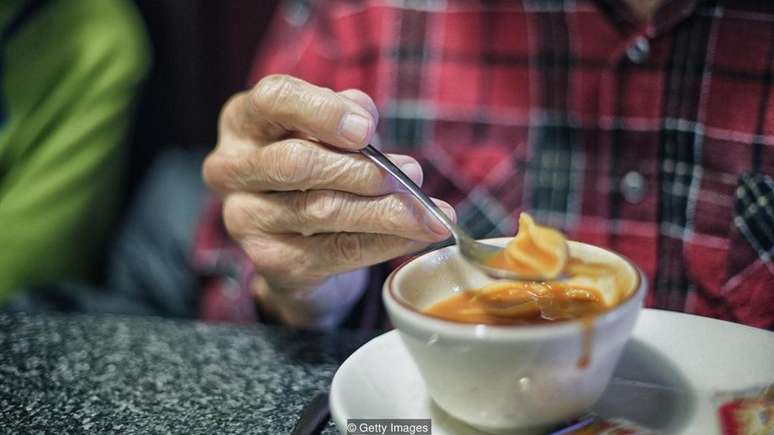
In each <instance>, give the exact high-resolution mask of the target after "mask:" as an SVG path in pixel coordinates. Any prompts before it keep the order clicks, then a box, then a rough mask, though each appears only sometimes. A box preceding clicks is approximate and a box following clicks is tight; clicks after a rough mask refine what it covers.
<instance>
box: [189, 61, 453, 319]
mask: <svg viewBox="0 0 774 435" xmlns="http://www.w3.org/2000/svg"><path fill="white" fill-rule="evenodd" d="M377 122H378V113H377V110H376V106H375V105H374V103H373V101H372V100H371V98H370V97H368V96H367V95H366V94H365V93H363V92H360V91H357V90H347V91H343V92H340V93H336V92H334V91H332V90H330V89H325V88H321V87H317V86H314V85H311V84H309V83H306V82H304V81H302V80H299V79H296V78H293V77H289V76H280V75H274V76H268V77H266V78H264V79H263V80H261V81H260V83H258V85H256V86H255V87H254V88H253V89H252V90H250V91H248V92H244V93H241V94H237V95H236V96H234V97H232V98H231V99H230V100H229V101H228V102H227V103H226V105H225V107H224V108H223V111H222V113H221V117H220V124H219V138H218V145H217V147H216V149H215V150H214V151H213V152H212V153H211V154H210V155H209V156H208V157H207V159H206V161H205V163H204V167H203V174H204V179H205V181H206V182H207V184H208V185H209V186H210V187H211V188H212V189H214V190H216V191H217V192H219V193H220V194H222V195H223V197H224V209H223V216H224V221H225V224H226V228H227V229H228V231H229V233H230V235H231V236H232V237H233V238H234V239H235V240H237V241H238V242H239V243H240V244H241V246H242V248H243V249H244V251H245V252H246V253H247V255H248V256H249V257H250V259H251V260H252V262H253V263H254V264H255V267H256V269H257V271H258V273H259V274H260V276H261V277H262V279H263V281H262V283H263V287H264V290H263V291H264V293H266V294H267V295H273V299H274V301H273V303H279V304H280V305H282V304H283V298H284V299H285V300H292V301H293V302H291V303H290V304H291V305H296V307H295V308H298V306H299V305H304V304H306V305H308V306H302V307H301V308H300V309H301V310H302V311H304V310H306V311H304V312H308V313H313V312H315V311H325V310H326V309H330V308H331V306H332V305H335V301H336V297H337V296H336V295H330V294H329V295H323V296H314V291H315V289H316V288H318V287H319V286H320V284H321V283H323V282H324V281H326V280H327V279H328V278H330V277H331V276H334V275H336V274H341V273H344V272H349V271H353V270H356V269H359V268H362V267H364V266H369V265H373V264H376V263H380V262H383V261H386V260H389V259H391V258H394V257H397V256H401V255H406V254H410V253H412V252H415V251H417V250H419V249H421V248H422V247H424V246H426V245H427V244H428V243H430V242H436V241H441V240H444V239H445V238H447V237H448V236H449V234H448V232H447V230H446V229H445V228H444V227H443V226H442V225H441V224H440V223H439V222H438V221H436V220H435V219H434V218H433V217H432V216H431V215H430V214H428V213H426V212H425V210H424V209H423V208H422V207H421V205H420V204H419V203H418V202H417V201H416V200H414V199H413V198H412V197H410V196H408V194H405V193H398V192H401V189H400V188H399V185H398V183H397V182H395V181H394V180H393V179H392V178H391V177H390V176H389V175H388V174H386V173H385V172H383V171H382V170H380V169H379V168H378V167H377V166H376V165H375V164H373V163H372V162H370V161H369V160H368V159H367V158H366V157H364V156H362V155H360V154H359V153H356V152H354V151H356V150H358V149H360V148H362V147H363V146H364V145H365V144H367V143H368V142H369V141H370V140H371V137H372V135H373V133H374V130H375V128H376V124H377ZM389 157H390V158H391V160H393V161H394V162H395V163H396V164H397V165H398V166H400V167H401V169H403V171H404V172H406V173H407V174H408V175H409V176H410V177H411V178H412V179H413V180H414V181H415V182H416V183H417V184H420V185H421V183H422V170H421V168H420V166H419V164H418V163H417V162H416V161H415V160H414V159H413V158H411V157H408V156H404V155H390V156H389ZM437 202H438V203H439V205H441V206H442V207H443V208H444V209H445V210H446V211H447V214H448V215H450V216H452V217H454V211H453V209H452V208H451V207H450V206H449V205H448V204H446V203H443V202H441V201H437ZM291 296H292V297H291ZM299 301H300V302H299ZM310 306H311V307H310ZM309 315H313V314H309Z"/></svg>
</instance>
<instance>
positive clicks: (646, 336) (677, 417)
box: [330, 309, 774, 435]
mask: <svg viewBox="0 0 774 435" xmlns="http://www.w3.org/2000/svg"><path fill="white" fill-rule="evenodd" d="M771 383H774V333H772V332H769V331H765V330H762V329H756V328H751V327H747V326H742V325H738V324H735V323H730V322H723V321H719V320H714V319H709V318H705V317H698V316H691V315H686V314H678V313H672V312H667V311H658V310H648V309H646V310H643V312H642V313H641V314H640V318H639V320H638V322H637V325H636V326H635V329H634V335H633V337H632V339H631V340H630V341H629V343H628V344H627V345H626V348H625V350H624V355H623V357H622V359H621V362H620V364H619V365H618V368H617V369H616V371H615V373H614V375H613V380H612V381H611V383H610V385H609V386H608V388H607V390H606V391H605V393H604V395H603V396H602V399H601V400H600V401H599V402H598V403H597V405H596V406H595V407H594V408H593V411H594V412H596V413H597V414H599V415H601V416H603V417H623V418H626V419H628V420H630V421H633V422H636V423H639V424H642V425H644V426H647V427H650V428H652V429H656V430H659V431H661V432H664V433H668V434H673V433H682V434H701V435H705V434H712V433H717V431H718V429H717V428H718V424H717V417H716V415H715V411H714V405H713V403H712V395H713V394H714V393H715V392H718V391H728V390H733V391H735V390H743V389H745V388H748V387H752V386H756V385H765V384H771ZM330 405H331V415H332V416H333V420H334V421H335V422H336V426H337V427H338V428H339V430H340V431H341V432H342V433H344V434H345V433H346V429H345V425H346V422H347V419H350V418H431V419H432V423H433V428H432V432H433V434H434V435H482V434H483V433H482V432H479V431H477V430H475V429H472V428H470V427H468V426H466V425H464V424H462V423H460V422H458V421H456V420H454V419H453V418H451V417H449V416H448V415H445V414H444V413H443V411H441V410H440V409H439V408H438V407H437V406H436V405H435V404H433V402H432V400H430V397H429V396H428V394H427V392H426V391H425V386H424V383H423V381H422V378H421V377H420V376H419V372H418V371H417V369H416V367H415V366H414V363H413V361H412V360H411V358H410V356H409V354H408V352H407V351H406V348H405V347H404V346H403V342H402V341H401V339H400V336H399V335H398V332H397V331H390V332H388V333H386V334H383V335H380V336H379V337H376V338H374V339H373V340H371V341H369V342H368V343H366V344H365V345H364V346H363V347H361V348H360V349H358V350H357V351H356V352H355V353H353V354H352V355H351V356H350V357H349V358H348V359H347V360H346V361H345V362H344V364H342V365H341V367H340V368H339V370H338V371H337V372H336V376H335V377H334V378H333V384H332V386H331V394H330Z"/></svg>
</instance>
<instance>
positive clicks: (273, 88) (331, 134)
mask: <svg viewBox="0 0 774 435" xmlns="http://www.w3.org/2000/svg"><path fill="white" fill-rule="evenodd" d="M375 128H376V121H375V119H374V117H373V115H372V114H371V113H370V112H369V111H368V110H366V109H365V108H364V107H362V106H361V105H359V104H358V103H357V102H356V101H354V100H352V99H350V98H347V97H345V96H342V95H339V94H337V93H336V92H334V91H332V90H331V89H327V88H323V87H319V86H315V85H313V84H310V83H307V82H305V81H303V80H301V79H297V78H294V77H290V76H286V75H270V76H267V77H265V78H263V79H262V80H261V81H260V82H259V83H258V84H257V85H256V86H255V87H254V88H253V89H251V90H250V91H247V92H244V93H242V94H239V95H237V96H236V97H235V98H233V99H232V100H231V101H229V103H227V105H226V107H225V108H224V110H223V114H222V116H221V130H222V133H223V134H235V135H237V136H241V137H244V136H249V137H251V138H252V139H257V140H259V141H261V142H264V143H268V142H273V141H276V140H280V139H284V138H287V137H288V135H289V134H291V133H294V132H300V133H304V134H306V135H308V136H311V137H315V138H317V139H319V140H320V141H321V142H323V143H326V144H328V145H331V146H334V147H337V148H342V149H346V150H358V149H360V148H362V147H363V146H365V144H366V143H368V141H369V140H370V139H371V136H372V135H373V132H374V130H375Z"/></svg>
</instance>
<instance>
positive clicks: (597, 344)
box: [383, 238, 647, 433]
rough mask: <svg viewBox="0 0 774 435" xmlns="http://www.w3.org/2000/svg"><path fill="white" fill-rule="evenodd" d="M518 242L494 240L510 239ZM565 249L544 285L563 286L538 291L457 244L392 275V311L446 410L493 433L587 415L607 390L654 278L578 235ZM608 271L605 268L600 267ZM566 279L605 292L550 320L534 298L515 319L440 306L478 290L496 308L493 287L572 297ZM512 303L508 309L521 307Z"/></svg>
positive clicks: (387, 293)
mask: <svg viewBox="0 0 774 435" xmlns="http://www.w3.org/2000/svg"><path fill="white" fill-rule="evenodd" d="M511 240H513V239H511V238H501V239H490V240H488V242H489V243H492V244H497V245H500V246H505V245H506V244H508V243H509V242H510V241H511ZM566 249H567V256H566V257H567V258H566V265H565V267H564V268H563V272H562V274H557V276H556V277H555V278H554V280H550V281H547V282H543V283H542V285H544V286H545V285H549V286H550V285H554V286H555V288H554V287H552V288H551V289H549V290H546V289H545V287H541V288H542V290H541V289H538V290H537V292H536V293H537V295H526V296H525V294H524V292H525V291H524V289H523V288H519V286H520V285H522V284H515V283H508V282H500V281H495V280H492V279H491V278H489V277H488V276H487V275H485V274H484V273H483V272H482V271H480V270H479V269H478V268H476V267H475V266H472V265H470V264H469V263H467V262H466V261H465V260H464V259H463V258H462V257H461V256H460V254H459V252H458V250H457V247H456V246H449V247H446V248H443V249H440V250H437V251H433V252H430V253H427V254H425V255H422V256H420V257H417V258H415V259H413V260H411V261H409V262H408V263H405V264H404V265H402V266H401V267H399V268H398V269H396V270H395V271H394V272H393V273H392V274H391V275H390V276H389V277H388V279H387V281H386V282H385V285H384V291H383V298H384V302H385V306H386V308H387V312H388V314H389V316H390V319H391V320H392V323H393V325H394V326H395V327H396V328H397V329H398V331H399V333H400V336H401V338H402V340H403V342H404V343H405V345H406V347H407V349H408V351H409V353H410V354H411V356H412V359H413V360H414V362H415V363H416V365H417V368H418V369H419V372H420V373H421V375H422V377H423V379H424V381H425V384H426V386H427V389H428V392H429V393H430V396H431V397H432V398H433V400H434V401H435V403H436V404H437V405H438V406H439V407H440V408H441V409H443V410H444V411H445V412H446V413H448V414H449V415H451V416H452V417H455V418H457V419H459V420H462V421H463V422H465V423H467V424H469V425H471V426H473V427H476V428H478V429H481V430H484V431H487V432H491V433H514V432H516V433H519V432H524V433H532V432H535V431H540V430H544V429H546V428H550V427H552V426H554V425H555V424H557V423H560V422H562V421H565V420H568V419H571V418H573V417H576V416H578V415H580V414H582V413H583V412H584V411H585V410H587V409H588V408H590V407H591V406H592V405H593V404H594V403H595V402H596V401H597V400H598V399H599V397H600V396H601V395H602V393H603V391H604V389H605V387H606V386H607V383H608V382H609V380H610V377H611V375H612V373H613V369H614V368H615V365H616V363H617V362H618V359H619V357H620V355H621V352H622V350H623V346H624V344H625V343H626V341H627V340H628V338H629V336H630V334H631V331H632V328H633V327H634V323H635V322H636V320H637V316H638V314H639V311H640V308H641V306H642V300H643V297H644V295H645V292H646V287H647V286H646V283H645V280H644V277H643V276H642V274H641V273H640V271H639V270H638V269H637V268H636V267H635V266H634V265H632V264H631V262H629V261H628V260H626V259H625V258H623V257H621V256H620V255H617V254H615V253H613V252H610V251H607V250H605V249H602V248H599V247H596V246H592V245H588V244H584V243H579V242H572V241H569V242H566ZM600 270H602V271H604V273H598V274H595V272H599V271H600ZM608 272H609V273H608ZM568 282H569V283H570V284H569V286H572V285H573V283H574V284H575V285H577V286H578V287H589V288H591V289H592V290H593V291H595V292H597V293H596V294H593V295H591V296H590V297H592V298H597V299H598V300H597V301H596V302H595V304H593V305H596V306H595V308H593V312H592V313H591V314H589V313H588V312H587V311H583V310H581V311H582V312H578V314H579V315H577V316H569V317H565V318H559V319H547V318H545V317H544V315H543V314H544V310H543V308H540V307H538V310H537V313H538V314H536V311H535V309H534V306H527V307H523V308H525V309H526V310H525V312H527V311H529V312H530V313H531V314H529V316H525V317H524V318H522V319H521V320H519V321H510V322H509V321H507V320H503V319H508V318H509V317H510V318H518V317H519V316H512V315H509V313H503V312H502V311H501V312H499V313H498V312H497V309H495V311H494V312H493V311H492V310H491V309H490V310H489V311H488V312H487V310H486V309H481V306H478V307H473V308H478V309H479V310H478V311H477V314H476V315H480V316H484V317H477V318H476V317H470V318H467V319H464V318H455V317H453V316H451V317H450V316H445V315H444V313H443V312H442V311H444V310H443V308H448V307H445V306H444V304H450V305H454V302H460V301H455V298H465V297H467V298H473V297H475V296H476V295H478V296H481V295H483V297H484V299H485V300H484V303H485V304H484V305H486V304H487V303H490V308H491V306H495V308H497V307H498V303H499V302H498V301H495V302H494V303H493V304H491V302H492V301H491V300H486V297H487V295H486V294H485V293H486V291H487V290H488V291H494V292H497V291H505V292H509V291H511V292H512V293H513V295H512V296H513V297H514V298H522V299H519V300H518V301H517V302H520V301H522V300H526V301H529V300H530V298H536V299H537V298H540V297H541V295H544V294H543V293H541V292H545V291H549V292H550V291H555V292H559V293H560V294H561V295H565V296H567V295H566V292H564V290H566V289H567V287H562V289H559V290H558V288H559V287H560V286H567V285H568V284H566V283H568ZM560 283H565V284H560ZM525 285H530V286H532V285H534V286H540V285H541V282H535V283H525ZM487 286H489V287H487ZM498 286H502V287H500V289H499V290H498ZM514 286H515V287H514ZM514 288H515V290H514ZM502 289H506V290H502ZM508 289H510V290H508ZM529 290H530V289H527V291H529ZM479 292H481V293H480V294H479ZM496 295H497V294H496V293H492V294H490V295H488V296H489V297H491V296H496ZM578 295H580V292H579V293H577V294H576V296H578ZM506 296H508V295H506ZM569 296H572V295H569ZM588 296H589V295H586V296H584V297H588ZM525 298H526V299H525ZM587 299H588V298H587ZM464 302H465V301H462V303H458V304H457V305H458V306H464V305H465V304H464ZM478 302H481V300H479V301H478ZM511 302H513V301H506V303H504V304H500V307H502V306H505V307H506V308H508V307H511V308H514V307H517V306H518V305H519V303H511ZM509 304H510V305H509ZM533 305H534V304H533ZM439 307H440V308H439ZM467 308H471V307H469V306H468V307H467ZM484 308H486V306H485V307H484ZM517 311H518V310H517ZM565 311H566V310H565ZM445 312H446V314H448V313H449V310H446V311H445ZM469 313H470V312H469ZM502 314H506V315H504V316H503V315H502ZM546 317H550V312H549V313H548V315H547V316H546ZM493 318H494V319H495V320H492V319H493ZM498 318H499V320H502V321H498Z"/></svg>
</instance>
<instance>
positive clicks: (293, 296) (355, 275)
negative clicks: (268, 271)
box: [253, 268, 368, 329]
mask: <svg viewBox="0 0 774 435" xmlns="http://www.w3.org/2000/svg"><path fill="white" fill-rule="evenodd" d="M367 283H368V268H362V269H357V270H354V271H351V272H346V273H341V274H337V275H333V276H331V277H329V278H328V279H326V280H324V281H323V282H321V283H319V284H318V285H316V286H312V287H311V288H307V289H295V290H292V289H275V288H272V286H271V285H270V284H269V283H268V282H267V281H266V280H265V279H263V278H260V277H259V278H258V279H257V280H256V281H255V283H254V285H253V290H254V292H255V295H256V299H257V301H258V303H259V304H261V307H262V308H263V309H264V310H266V311H269V312H270V313H272V314H273V315H274V316H275V317H276V318H277V319H278V320H279V321H280V322H281V323H283V324H285V325H288V326H292V327H296V328H302V329H332V328H335V327H336V326H338V325H339V323H341V321H342V320H343V319H344V318H345V317H346V316H347V314H349V311H350V310H351V309H352V306H353V305H354V304H355V303H356V302H357V300H358V299H359V298H360V296H361V295H362V294H363V291H364V290H365V287H366V285H367Z"/></svg>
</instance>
